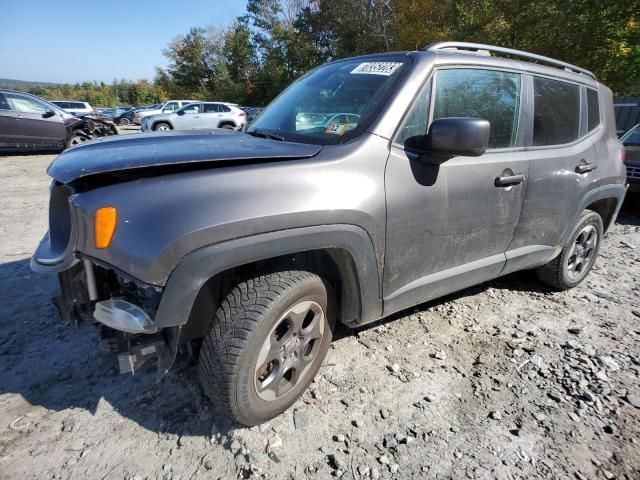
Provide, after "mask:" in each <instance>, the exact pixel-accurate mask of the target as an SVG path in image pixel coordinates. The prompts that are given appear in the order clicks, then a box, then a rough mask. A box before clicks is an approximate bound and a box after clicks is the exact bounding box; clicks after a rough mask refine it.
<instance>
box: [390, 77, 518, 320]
mask: <svg viewBox="0 0 640 480" xmlns="http://www.w3.org/2000/svg"><path fill="white" fill-rule="evenodd" d="M521 80H522V79H521V74H520V73H518V72H512V71H506V70H491V69H481V68H463V67H453V68H440V69H438V70H436V73H435V75H433V77H432V78H431V79H430V80H429V81H428V82H427V84H426V85H425V86H424V87H423V88H422V90H421V92H420V93H419V94H418V97H417V98H416V100H415V102H414V105H413V106H412V108H411V110H410V111H409V113H408V115H407V117H406V118H405V120H404V123H403V125H402V126H401V129H400V131H399V133H398V135H397V137H396V139H395V140H394V142H393V143H392V145H391V152H390V156H389V160H388V162H387V168H386V173H385V189H386V196H387V236H386V249H385V267H384V281H383V285H384V286H383V289H384V302H385V307H384V308H385V314H388V313H391V312H393V311H397V310H398V309H401V308H406V307H408V306H410V305H414V304H417V303H420V302H423V301H426V300H429V299H431V298H436V297H438V296H441V295H444V294H446V293H449V292H452V291H455V290H459V289H460V288H464V287H466V286H470V285H473V284H476V283H479V282H482V281H484V280H487V279H490V278H494V277H496V276H498V275H499V274H500V272H501V270H502V268H503V267H504V265H505V258H506V257H505V254H504V252H505V250H506V249H507V247H508V245H509V243H510V242H511V240H512V238H513V234H514V231H515V228H516V225H517V222H518V217H519V214H520V208H521V206H522V200H523V198H524V191H525V185H526V176H527V173H528V172H527V168H528V159H527V154H526V152H525V150H524V146H523V143H522V142H523V138H522V136H521V134H520V130H519V123H520V118H521V116H522V115H521V111H522V108H523V106H522V105H523V98H522V95H521V92H522V82H521ZM443 117H475V118H483V119H485V120H488V121H489V122H490V125H491V136H490V139H489V149H488V150H487V152H486V153H485V154H484V155H481V156H480V157H454V158H451V159H450V160H448V161H446V162H444V163H443V164H442V165H440V166H434V165H428V164H425V163H422V162H421V161H420V160H419V159H418V158H416V157H415V156H414V155H412V154H411V153H410V152H407V151H405V150H404V147H403V145H404V142H405V140H406V139H407V138H409V137H411V136H414V135H422V134H425V133H426V132H427V130H428V126H429V124H430V123H431V121H433V120H434V119H437V118H443ZM504 176H521V178H522V180H521V181H520V183H516V184H513V185H508V186H507V185H500V182H497V181H496V179H498V178H500V177H504Z"/></svg>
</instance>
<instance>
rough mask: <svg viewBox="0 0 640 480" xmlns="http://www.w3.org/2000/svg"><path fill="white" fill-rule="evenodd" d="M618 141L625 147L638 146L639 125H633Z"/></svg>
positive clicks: (639, 140)
mask: <svg viewBox="0 0 640 480" xmlns="http://www.w3.org/2000/svg"><path fill="white" fill-rule="evenodd" d="M620 141H621V142H622V144H623V145H624V146H626V147H640V127H639V126H636V127H633V128H632V129H631V130H629V131H628V132H627V133H625V134H624V136H623V137H622V138H621V139H620Z"/></svg>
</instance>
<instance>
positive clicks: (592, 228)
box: [536, 210, 604, 290]
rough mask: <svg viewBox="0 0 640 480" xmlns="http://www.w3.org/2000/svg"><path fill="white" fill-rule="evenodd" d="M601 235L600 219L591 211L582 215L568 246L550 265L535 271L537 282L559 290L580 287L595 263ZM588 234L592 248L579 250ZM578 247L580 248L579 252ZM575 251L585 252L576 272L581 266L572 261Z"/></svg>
mask: <svg viewBox="0 0 640 480" xmlns="http://www.w3.org/2000/svg"><path fill="white" fill-rule="evenodd" d="M603 231H604V228H603V226H602V218H601V217H600V215H598V214H597V213H596V212H594V211H592V210H585V211H584V212H582V215H580V218H579V219H578V222H577V224H576V226H575V227H574V229H573V232H571V237H569V242H568V243H567V244H566V245H565V246H564V248H563V249H562V251H561V252H560V254H559V255H558V256H557V257H556V258H554V259H553V260H552V261H551V262H549V263H547V264H546V265H543V266H542V267H540V268H538V269H537V270H536V273H537V274H538V278H539V279H540V280H542V281H543V282H544V283H546V284H547V285H550V286H552V287H554V288H557V289H559V290H568V289H569V288H573V287H575V286H577V285H579V284H580V283H581V282H582V281H583V280H584V279H585V278H586V276H587V274H588V273H589V271H590V270H591V268H592V267H593V264H594V263H595V261H596V257H597V256H598V251H599V250H600V244H601V243H602V236H603ZM587 232H593V233H595V235H596V237H595V241H594V244H593V246H592V247H589V248H585V247H583V246H582V244H583V239H584V240H588V238H589V234H588V233H587ZM581 234H582V237H581ZM592 238H593V237H592ZM578 246H580V247H579V248H578ZM576 249H579V250H580V251H581V252H584V253H583V256H584V262H583V263H582V266H581V267H580V268H579V269H578V268H576V266H580V262H579V261H576V260H575V258H576V257H577V255H576V253H575V252H576Z"/></svg>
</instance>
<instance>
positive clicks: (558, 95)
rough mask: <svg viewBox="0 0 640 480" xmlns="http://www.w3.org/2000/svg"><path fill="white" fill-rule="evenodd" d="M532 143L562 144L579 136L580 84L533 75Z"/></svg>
mask: <svg viewBox="0 0 640 480" xmlns="http://www.w3.org/2000/svg"><path fill="white" fill-rule="evenodd" d="M533 94H534V108H533V110H534V114H533V145H562V144H563V143H569V142H573V141H574V140H577V139H578V136H579V133H580V132H579V128H580V87H578V86H577V85H574V84H572V83H567V82H562V81H559V80H551V79H549V78H541V77H533Z"/></svg>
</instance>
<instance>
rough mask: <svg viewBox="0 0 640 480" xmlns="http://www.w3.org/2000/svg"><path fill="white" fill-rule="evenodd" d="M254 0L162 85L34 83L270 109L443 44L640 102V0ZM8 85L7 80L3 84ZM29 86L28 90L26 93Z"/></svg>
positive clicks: (112, 95) (81, 92) (108, 101)
mask: <svg viewBox="0 0 640 480" xmlns="http://www.w3.org/2000/svg"><path fill="white" fill-rule="evenodd" d="M319 5H320V9H319V11H315V9H314V11H312V9H311V8H310V1H309V0H248V2H247V12H246V14H245V15H243V16H242V17H240V18H238V19H237V20H236V22H234V23H233V25H231V26H230V27H229V28H228V29H226V30H223V31H220V30H215V29H212V28H210V29H204V28H199V27H198V28H195V27H194V28H192V29H191V30H190V31H189V32H187V33H186V35H184V36H180V37H178V38H176V39H175V40H173V41H172V42H171V43H170V44H169V45H168V46H167V48H166V49H165V50H164V54H165V56H166V57H167V59H168V60H169V65H168V67H167V68H166V69H161V68H157V69H156V77H155V79H154V82H153V83H149V82H146V81H138V82H126V81H124V80H121V81H117V80H114V81H113V83H112V84H111V85H105V84H97V83H95V82H94V83H88V82H85V83H82V84H76V85H51V84H31V85H29V86H28V87H27V89H28V91H30V92H32V93H35V94H37V95H41V96H43V97H44V98H49V99H62V98H64V99H72V100H74V99H77V100H84V101H89V102H90V103H92V104H93V105H95V106H112V105H123V104H129V105H136V104H141V103H142V104H145V103H154V102H157V101H161V100H165V99H168V98H178V97H179V98H195V99H207V100H224V101H232V102H236V103H241V104H252V105H265V104H266V103H268V102H269V101H271V99H273V97H275V96H276V95H277V94H278V93H279V92H281V91H282V90H283V89H284V88H286V87H287V86H288V85H289V84H290V83H291V82H292V81H293V80H295V79H296V78H298V77H299V76H300V75H302V74H303V73H304V72H306V71H308V70H310V69H311V68H313V67H315V66H317V65H320V64H322V63H325V62H327V61H331V60H334V59H338V58H344V57H349V56H354V55H361V54H367V53H375V52H384V51H400V50H417V49H419V48H422V47H423V46H425V45H427V44H429V43H432V42H436V41H442V40H459V41H474V42H479V43H489V44H495V45H501V46H505V47H511V48H517V49H521V50H526V51H530V52H534V53H539V54H542V55H547V56H550V57H553V58H557V59H560V60H564V61H567V62H570V63H574V64H576V65H579V66H581V67H584V68H587V69H589V70H592V71H593V72H594V73H595V74H596V75H597V76H598V78H599V79H600V80H601V81H602V82H603V83H605V84H607V85H608V86H609V87H611V88H612V89H613V90H614V92H615V93H616V94H617V95H640V0H615V1H607V0H376V1H372V0H320V2H319ZM0 86H2V81H0ZM22 89H24V88H22Z"/></svg>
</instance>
